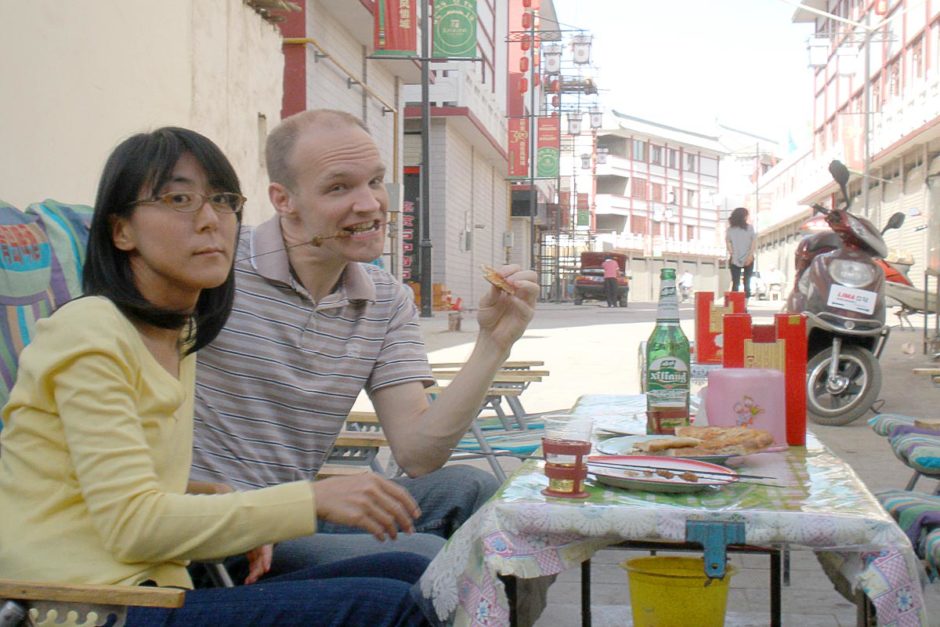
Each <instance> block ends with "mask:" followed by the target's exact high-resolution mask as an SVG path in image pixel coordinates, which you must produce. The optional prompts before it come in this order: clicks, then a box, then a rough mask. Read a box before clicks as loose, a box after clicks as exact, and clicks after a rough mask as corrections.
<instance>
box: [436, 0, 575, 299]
mask: <svg viewBox="0 0 940 627" xmlns="http://www.w3.org/2000/svg"><path fill="white" fill-rule="evenodd" d="M425 1H427V0H425ZM530 16H531V17H532V20H531V22H530V24H529V229H530V230H529V239H530V240H531V242H530V243H531V246H530V249H531V250H530V251H529V254H530V256H531V260H530V265H531V267H532V269H533V270H535V272H536V273H539V270H540V268H539V267H538V264H536V263H535V258H536V255H537V253H538V242H537V241H536V239H537V238H536V233H535V213H536V211H537V210H538V202H537V196H536V194H537V192H536V190H535V149H536V147H535V133H536V126H535V123H536V119H535V11H531V13H530ZM556 262H557V260H556ZM536 282H537V283H538V284H539V285H541V284H542V281H541V277H539V278H538V279H536ZM540 296H541V295H540Z"/></svg>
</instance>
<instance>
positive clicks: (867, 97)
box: [784, 0, 907, 217]
mask: <svg viewBox="0 0 940 627" xmlns="http://www.w3.org/2000/svg"><path fill="white" fill-rule="evenodd" d="M784 1H785V2H790V0H784ZM798 6H799V7H800V9H802V10H805V11H809V12H810V13H813V14H815V15H819V16H821V17H825V18H828V19H831V20H834V21H836V22H841V23H843V24H848V25H850V26H853V27H855V28H858V29H861V30H862V32H863V35H862V46H863V48H864V54H865V64H864V65H865V67H864V70H863V71H864V72H865V76H864V81H865V82H864V83H863V90H862V100H863V105H862V106H863V107H864V111H863V112H862V116H863V118H864V121H863V123H862V138H863V142H864V144H865V157H864V158H865V165H864V167H863V169H862V205H863V206H864V211H865V216H866V217H867V216H868V187H869V181H870V178H871V138H870V137H869V135H870V125H871V120H870V118H871V43H872V35H874V34H875V32H877V31H878V30H879V29H881V27H882V26H884V25H885V24H886V23H887V22H888V21H889V20H891V19H892V18H893V17H897V16H899V15H901V14H903V13H904V11H906V10H907V7H901V8H900V9H899V10H898V11H896V12H895V13H894V15H891V16H888V17H886V18H885V19H884V20H882V21H881V22H879V23H878V24H876V25H874V26H872V25H871V13H872V11H874V10H877V9H876V6H877V5H872V7H870V8H869V9H868V10H867V11H866V13H865V22H864V23H862V22H856V21H855V20H850V19H848V18H844V17H842V16H840V15H834V14H832V13H829V12H827V11H823V10H822V9H817V8H815V7H812V6H809V5H808V4H803V3H802V2H801V3H799V5H798ZM821 41H822V39H821V38H819V37H814V38H812V40H811V43H810V55H811V62H810V65H813V66H817V65H822V66H825V65H826V64H827V63H828V61H829V59H828V45H827V46H826V55H825V58H824V59H821V60H819V59H814V58H813V57H814V51H816V53H817V56H818V52H819V51H821V50H822V46H821V45H820V43H821ZM847 41H848V42H849V43H852V40H851V38H849V39H848V40H847ZM855 42H856V43H857V40H855ZM820 61H822V62H821V63H820Z"/></svg>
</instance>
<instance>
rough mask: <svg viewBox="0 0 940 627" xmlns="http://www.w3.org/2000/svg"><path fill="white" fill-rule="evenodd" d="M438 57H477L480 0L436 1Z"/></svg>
mask: <svg viewBox="0 0 940 627" xmlns="http://www.w3.org/2000/svg"><path fill="white" fill-rule="evenodd" d="M431 56H432V57H435V58H452V57H457V58H470V59H472V58H474V57H476V56H477V2H476V0H434V49H433V51H432V52H431Z"/></svg>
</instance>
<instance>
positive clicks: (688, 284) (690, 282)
mask: <svg viewBox="0 0 940 627" xmlns="http://www.w3.org/2000/svg"><path fill="white" fill-rule="evenodd" d="M694 285H695V278H694V277H693V276H692V273H691V272H689V271H688V270H686V271H685V272H683V273H682V276H680V277H679V294H680V296H681V299H682V301H683V302H685V301H686V300H688V299H689V296H691V295H692V288H693V287H694Z"/></svg>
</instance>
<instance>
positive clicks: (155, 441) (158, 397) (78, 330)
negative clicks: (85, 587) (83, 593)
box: [0, 297, 316, 587]
mask: <svg viewBox="0 0 940 627" xmlns="http://www.w3.org/2000/svg"><path fill="white" fill-rule="evenodd" d="M195 366H196V358H195V356H194V355H190V356H188V357H186V358H185V359H183V360H182V362H181V364H180V378H179V380H177V379H176V378H174V377H173V376H172V375H171V374H170V373H168V372H167V371H166V370H165V369H164V368H163V367H162V366H160V364H159V363H157V361H156V359H155V358H154V357H153V355H152V354H151V353H150V352H149V350H148V349H147V348H146V347H145V345H144V343H143V341H142V339H141V337H140V335H139V333H138V332H137V330H136V329H135V328H134V326H133V325H132V324H131V322H130V321H129V320H128V319H127V318H125V317H124V315H123V314H122V313H121V312H120V310H118V309H117V307H115V306H114V304H113V303H111V301H109V300H107V299H105V298H100V297H88V298H81V299H78V300H76V301H73V302H71V303H69V304H67V305H65V306H64V307H62V308H61V309H60V310H59V311H57V312H56V313H55V314H53V315H52V316H50V317H49V318H46V319H43V320H40V321H39V322H38V323H37V324H36V333H35V336H34V339H33V341H32V343H31V344H30V345H29V346H28V347H26V349H25V350H24V351H23V353H22V354H21V355H20V364H19V373H18V376H17V380H16V385H15V386H14V388H13V390H12V392H11V394H10V401H9V402H8V403H7V405H6V406H5V407H4V408H3V414H2V418H3V422H4V425H5V428H4V429H3V431H2V432H0V578H11V579H31V580H46V581H65V582H73V583H96V584H98V583H101V584H130V585H136V584H139V583H140V582H142V581H145V580H148V579H151V580H153V581H155V582H157V584H159V585H162V586H181V587H192V582H191V581H190V579H189V575H188V574H187V572H186V568H185V566H186V564H187V563H188V560H191V559H209V558H218V557H224V556H227V555H236V554H240V553H243V552H245V551H247V550H249V549H252V548H254V547H256V546H260V545H262V544H266V543H269V542H278V541H281V540H285V539H288V538H293V537H297V536H301V535H307V534H311V533H313V532H314V531H315V528H316V522H315V514H314V512H315V508H314V502H313V494H312V491H311V489H310V485H309V483H308V482H305V481H298V482H294V483H287V484H283V485H278V486H274V487H270V488H265V489H261V490H253V491H248V492H237V493H232V494H224V495H189V494H184V492H185V490H186V484H187V479H188V476H189V467H190V462H191V459H192V440H193V437H192V434H193V393H194V384H195V370H196V368H195Z"/></svg>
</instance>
